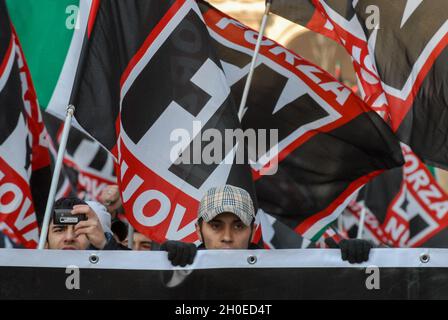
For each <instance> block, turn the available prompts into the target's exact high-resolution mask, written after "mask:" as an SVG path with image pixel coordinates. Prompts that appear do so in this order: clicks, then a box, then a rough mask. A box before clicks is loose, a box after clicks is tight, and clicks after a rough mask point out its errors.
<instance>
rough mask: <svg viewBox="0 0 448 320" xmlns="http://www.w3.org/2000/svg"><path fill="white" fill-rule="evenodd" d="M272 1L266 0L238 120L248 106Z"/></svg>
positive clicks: (241, 117)
mask: <svg viewBox="0 0 448 320" xmlns="http://www.w3.org/2000/svg"><path fill="white" fill-rule="evenodd" d="M271 4H272V0H266V8H265V11H264V14H263V18H262V20H261V26H260V31H259V33H258V39H257V43H256V45H255V51H254V55H253V56H252V62H251V64H250V69H249V74H248V76H247V79H246V84H245V85H244V91H243V96H242V97H241V103H240V108H239V110H238V118H239V119H240V121H242V119H243V114H244V107H245V106H246V102H247V96H248V95H249V89H250V84H251V83H252V77H253V75H254V70H255V63H256V62H257V57H258V53H259V52H260V46H261V41H262V40H263V35H264V32H265V30H266V23H267V21H268V17H269V13H270V10H271Z"/></svg>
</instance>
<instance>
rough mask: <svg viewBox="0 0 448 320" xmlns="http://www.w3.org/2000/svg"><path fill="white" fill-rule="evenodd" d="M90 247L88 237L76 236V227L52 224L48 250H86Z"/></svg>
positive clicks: (49, 231)
mask: <svg viewBox="0 0 448 320" xmlns="http://www.w3.org/2000/svg"><path fill="white" fill-rule="evenodd" d="M89 245H90V242H89V240H88V239H87V237H86V236H85V235H84V234H82V235H79V236H76V235H75V226H74V225H55V224H53V221H52V222H51V223H50V228H49V230H48V249H57V250H86V249H87V248H88V247H89Z"/></svg>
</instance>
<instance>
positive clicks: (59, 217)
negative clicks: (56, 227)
mask: <svg viewBox="0 0 448 320" xmlns="http://www.w3.org/2000/svg"><path fill="white" fill-rule="evenodd" d="M85 220H87V216H86V215H85V214H72V210H71V209H55V210H54V212H53V224H62V225H74V224H77V223H79V222H80V221H85Z"/></svg>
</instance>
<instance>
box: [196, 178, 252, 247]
mask: <svg viewBox="0 0 448 320" xmlns="http://www.w3.org/2000/svg"><path fill="white" fill-rule="evenodd" d="M254 221H255V210H254V205H253V202H252V199H251V197H250V195H249V193H248V192H247V191H246V190H244V189H241V188H238V187H235V186H231V185H225V186H222V187H216V188H211V189H209V190H208V191H207V193H206V194H205V196H204V197H203V198H202V199H201V202H200V205H199V211H198V222H197V224H196V231H197V234H198V237H199V240H200V241H201V242H202V243H203V244H204V246H205V248H206V249H247V248H248V247H249V244H250V242H251V240H252V237H253V228H254Z"/></svg>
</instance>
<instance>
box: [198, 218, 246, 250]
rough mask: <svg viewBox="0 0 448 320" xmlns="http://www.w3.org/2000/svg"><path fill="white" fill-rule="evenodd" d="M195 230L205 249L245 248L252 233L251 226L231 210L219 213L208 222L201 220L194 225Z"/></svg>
mask: <svg viewBox="0 0 448 320" xmlns="http://www.w3.org/2000/svg"><path fill="white" fill-rule="evenodd" d="M196 231H197V233H198V237H199V239H200V240H201V241H202V242H203V243H204V245H205V247H206V248H207V249H247V248H248V246H249V241H250V240H251V239H250V237H251V234H252V230H251V227H248V226H246V225H245V224H244V223H243V222H242V221H241V220H240V218H238V216H236V215H235V214H233V213H231V212H224V213H221V214H219V215H217V216H216V217H215V218H214V219H213V220H210V221H209V222H205V221H202V222H201V225H196ZM201 231H202V235H201ZM202 237H203V238H202Z"/></svg>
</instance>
